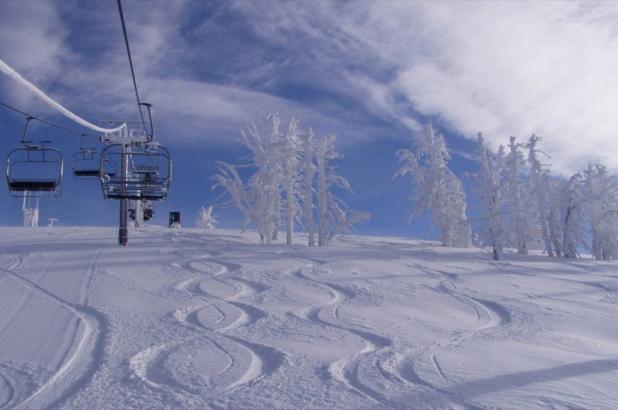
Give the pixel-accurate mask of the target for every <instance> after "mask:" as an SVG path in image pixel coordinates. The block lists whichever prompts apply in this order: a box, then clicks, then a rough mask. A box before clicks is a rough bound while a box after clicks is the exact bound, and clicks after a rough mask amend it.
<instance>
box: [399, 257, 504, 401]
mask: <svg viewBox="0 0 618 410" xmlns="http://www.w3.org/2000/svg"><path fill="white" fill-rule="evenodd" d="M410 266H411V267H413V268H415V269H418V270H420V271H422V272H424V273H426V274H427V275H429V276H431V277H435V278H438V279H439V280H438V282H437V284H436V285H435V288H434V289H435V291H437V292H440V293H443V294H445V295H447V296H449V297H452V298H454V299H455V300H457V301H458V302H460V303H463V304H466V305H468V306H471V307H472V308H473V309H474V311H475V312H476V317H477V318H476V321H477V323H479V325H478V326H477V327H474V328H472V329H468V330H464V331H461V332H458V333H457V334H455V335H454V336H452V337H449V338H446V339H443V340H438V341H436V342H434V343H432V344H430V345H427V346H420V347H417V348H415V349H414V352H413V354H412V355H410V356H405V355H400V354H397V355H395V356H394V357H393V359H392V361H391V362H392V364H391V366H390V367H392V368H393V369H395V370H396V371H397V373H398V374H399V376H400V377H401V379H403V380H406V381H407V382H409V383H412V384H415V385H419V386H423V387H426V388H429V389H430V390H431V391H433V392H434V393H437V394H439V395H441V396H444V397H446V398H447V399H449V400H451V401H453V402H454V403H456V404H458V405H461V406H463V407H464V408H468V409H477V408H478V407H477V406H476V405H474V404H472V403H469V402H467V401H465V400H462V399H461V398H459V397H457V396H456V395H455V394H454V393H451V392H449V391H448V390H446V389H444V388H440V387H438V386H436V385H435V384H433V383H430V382H428V381H427V380H424V379H422V378H421V377H420V376H419V375H418V373H417V372H416V370H415V362H416V361H418V360H422V358H423V357H426V356H429V360H430V362H431V365H432V367H433V368H434V370H435V373H436V374H437V375H438V377H439V378H440V379H441V380H442V381H443V382H449V381H451V380H450V379H449V378H448V377H447V375H446V374H445V373H444V370H443V369H442V367H441V366H440V363H439V361H438V350H440V349H453V348H456V347H458V346H459V345H461V343H463V342H464V341H466V340H468V339H471V338H474V337H476V336H479V335H481V334H491V333H492V332H493V331H495V330H497V329H499V328H501V327H504V326H507V325H509V324H510V323H511V314H510V313H509V311H508V309H507V308H506V307H505V306H503V305H501V304H499V303H497V302H493V301H488V300H483V299H479V298H476V297H472V296H468V295H466V294H465V293H463V292H459V291H457V290H456V287H455V284H454V281H455V280H456V279H457V275H455V274H451V273H445V272H441V271H434V270H431V269H428V268H426V267H424V266H422V265H420V264H418V263H415V264H413V265H410Z"/></svg>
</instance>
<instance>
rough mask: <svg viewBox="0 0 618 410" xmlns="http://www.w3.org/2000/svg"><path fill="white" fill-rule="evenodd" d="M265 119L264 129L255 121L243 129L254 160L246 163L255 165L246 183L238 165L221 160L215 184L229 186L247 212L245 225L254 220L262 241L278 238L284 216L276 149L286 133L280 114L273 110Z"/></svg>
mask: <svg viewBox="0 0 618 410" xmlns="http://www.w3.org/2000/svg"><path fill="white" fill-rule="evenodd" d="M264 122H265V124H264V126H263V127H262V129H260V128H258V127H257V126H256V125H255V124H254V123H251V124H250V125H249V127H247V129H246V130H242V131H241V138H240V141H241V142H242V144H243V145H244V146H245V147H247V148H248V149H249V151H250V155H249V159H250V162H249V164H246V165H244V166H243V167H245V168H252V169H255V172H254V173H253V175H251V177H250V178H249V180H248V181H247V182H246V183H245V182H243V181H242V179H241V177H240V175H239V173H238V170H237V168H238V167H236V166H233V165H229V164H226V163H219V165H218V170H219V173H218V174H217V175H216V176H215V177H214V179H215V185H214V187H213V188H216V187H219V188H223V189H225V191H227V193H228V194H229V195H230V197H231V199H232V202H233V203H234V204H235V205H236V207H237V208H238V209H239V210H240V211H241V212H242V213H243V215H244V217H245V225H246V224H249V223H254V224H255V226H256V229H257V231H258V233H259V235H260V241H261V242H262V243H270V242H271V241H272V240H273V239H276V238H277V232H278V227H279V221H280V216H281V197H280V191H281V184H282V177H281V176H282V167H281V164H280V163H279V159H280V158H279V157H278V156H277V155H275V153H277V152H278V151H277V148H280V142H281V140H282V138H283V137H282V135H281V133H280V131H279V128H280V124H281V121H280V119H279V117H278V116H277V115H273V114H269V115H268V116H267V117H266V118H265V121H264Z"/></svg>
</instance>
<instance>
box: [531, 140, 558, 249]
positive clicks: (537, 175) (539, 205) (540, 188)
mask: <svg viewBox="0 0 618 410" xmlns="http://www.w3.org/2000/svg"><path fill="white" fill-rule="evenodd" d="M539 141H540V138H539V137H537V136H536V135H534V134H532V135H531V136H530V139H529V140H528V144H526V147H527V148H528V164H529V166H530V172H529V175H528V197H529V199H530V207H531V208H532V212H533V214H534V218H535V219H536V224H537V225H538V226H539V227H540V229H541V236H542V239H543V246H544V248H545V252H547V254H548V255H549V256H554V255H555V254H556V251H555V249H554V242H555V241H552V232H551V220H552V218H553V217H554V216H553V215H552V214H551V213H552V209H551V197H550V194H551V177H550V174H549V170H548V169H546V168H544V167H543V164H542V163H541V160H540V158H539V154H542V155H545V156H547V155H546V154H545V153H544V152H543V151H541V150H539V149H538V143H539Z"/></svg>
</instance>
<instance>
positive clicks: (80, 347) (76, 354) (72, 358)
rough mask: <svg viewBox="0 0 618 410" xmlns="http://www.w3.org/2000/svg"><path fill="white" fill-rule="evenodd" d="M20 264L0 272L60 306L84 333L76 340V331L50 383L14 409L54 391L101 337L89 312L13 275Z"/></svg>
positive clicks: (92, 269)
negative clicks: (88, 346)
mask: <svg viewBox="0 0 618 410" xmlns="http://www.w3.org/2000/svg"><path fill="white" fill-rule="evenodd" d="M99 257H100V252H99V253H97V254H96V256H95V257H94V259H93V262H92V264H91V266H90V268H89V272H88V282H89V281H90V279H91V277H92V275H94V272H95V267H96V264H97V261H98V259H99ZM22 263H23V257H21V256H20V257H19V258H18V260H17V261H16V262H14V263H13V264H12V265H11V266H9V267H8V268H1V267H0V270H1V271H2V272H3V273H4V274H5V275H6V276H7V277H9V278H11V279H12V280H14V281H15V282H17V283H18V284H19V285H21V286H22V287H24V288H26V289H28V290H29V291H31V292H33V293H34V294H36V295H38V296H40V297H42V298H44V299H46V300H48V301H51V302H52V303H55V304H57V305H59V306H60V307H61V308H63V309H66V310H68V311H69V312H71V313H72V314H73V315H74V316H76V317H77V318H78V319H79V322H80V323H81V324H82V325H83V327H84V329H83V330H82V331H81V334H80V336H79V337H78V336H77V334H78V333H80V332H78V329H76V333H75V336H74V341H73V342H72V343H71V347H70V349H69V352H67V357H65V359H64V360H62V362H61V365H60V367H59V368H58V369H56V371H55V372H54V373H53V374H52V375H51V377H50V378H49V379H47V380H46V381H45V382H44V383H42V384H41V385H40V386H38V388H36V390H35V391H34V392H32V393H31V394H30V395H29V396H28V397H26V398H25V399H24V400H23V401H21V402H20V403H19V404H17V405H16V406H15V409H23V408H27V407H26V406H29V405H32V404H34V402H36V401H37V400H38V399H39V398H40V397H41V396H43V395H44V394H46V393H47V392H49V391H52V390H53V389H55V388H56V386H57V385H58V384H59V383H60V382H61V381H62V378H63V377H64V376H65V374H67V373H68V372H69V371H70V370H71V369H72V367H73V366H74V365H75V364H76V362H77V360H78V359H79V358H80V356H82V355H83V353H84V350H86V347H87V344H88V343H89V342H91V337H93V335H94V337H97V335H98V334H99V333H100V332H99V329H100V326H99V320H98V319H97V317H96V316H95V315H93V314H92V313H89V312H88V308H87V307H85V306H84V307H82V306H78V305H75V304H73V303H71V302H68V301H66V300H64V299H62V298H60V297H58V296H56V295H54V294H53V293H50V292H49V291H47V290H45V289H44V288H42V287H40V286H39V285H37V284H36V283H34V282H32V281H31V280H28V279H26V278H24V277H22V276H20V275H19V274H17V273H15V272H14V270H15V269H17V268H19V266H20V265H22ZM48 267H49V265H48ZM86 291H87V290H86ZM75 339H77V340H75ZM95 345H96V343H95ZM73 346H75V347H73ZM91 362H93V363H96V360H95V358H92V360H91ZM86 373H87V374H88V373H92V371H90V370H87V371H86ZM82 378H83V377H79V378H78V381H77V383H78V384H79V383H80V382H82V381H83V380H82ZM75 390H76V386H71V385H69V386H67V387H65V388H64V390H63V391H62V392H61V393H60V394H59V395H57V397H56V398H55V399H54V404H59V403H61V402H63V401H65V400H66V399H67V398H68V397H69V395H70V394H71V393H73V392H74V391H75ZM39 405H40V404H39Z"/></svg>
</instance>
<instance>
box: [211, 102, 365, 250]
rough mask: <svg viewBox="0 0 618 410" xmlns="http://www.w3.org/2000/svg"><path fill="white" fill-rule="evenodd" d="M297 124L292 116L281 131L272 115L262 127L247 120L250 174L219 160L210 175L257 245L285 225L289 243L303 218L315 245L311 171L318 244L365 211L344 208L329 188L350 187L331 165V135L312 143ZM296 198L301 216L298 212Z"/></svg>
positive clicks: (244, 137) (311, 137)
mask: <svg viewBox="0 0 618 410" xmlns="http://www.w3.org/2000/svg"><path fill="white" fill-rule="evenodd" d="M298 124H299V122H298V120H297V119H295V118H292V119H291V121H290V123H289V125H288V127H287V129H286V130H285V131H284V132H282V131H281V120H280V119H279V116H278V115H276V114H274V115H273V114H270V115H268V116H267V117H266V119H265V124H264V126H263V127H261V128H259V127H257V126H256V125H255V124H253V123H252V124H251V125H250V126H249V127H247V129H246V130H243V131H242V132H241V139H240V141H241V142H242V144H243V145H244V146H245V147H247V148H248V149H249V151H250V155H249V157H248V158H249V160H250V161H249V163H248V164H245V165H242V167H243V168H245V169H251V170H253V171H254V172H253V174H251V175H250V177H249V178H248V179H247V181H246V182H243V180H242V178H241V177H240V174H239V172H238V169H239V168H240V166H234V165H230V164H226V163H220V164H218V171H219V172H218V174H217V175H216V176H215V177H214V180H215V185H214V188H222V189H224V190H225V191H226V192H227V193H228V194H229V196H230V198H231V202H232V203H233V204H234V205H235V206H236V207H237V208H238V209H239V210H240V211H241V212H242V213H243V215H244V218H245V226H246V225H248V224H254V225H255V227H256V229H257V231H258V233H259V235H260V239H261V242H262V243H270V242H271V241H273V240H277V232H278V229H279V227H281V226H283V225H284V224H285V226H286V242H287V243H288V244H291V243H292V240H293V234H294V225H295V224H296V223H298V222H300V219H301V216H304V220H305V228H306V229H307V232H308V233H309V245H311V246H312V245H314V244H315V242H314V241H315V240H314V229H315V228H314V226H315V224H314V222H313V221H314V206H313V195H314V182H315V180H316V178H315V174H317V175H318V177H317V182H318V188H319V192H318V211H319V212H318V223H319V244H320V245H324V244H326V241H327V240H328V238H330V237H332V236H333V235H335V234H337V233H340V232H345V231H346V230H348V229H349V228H350V227H351V225H352V224H354V223H356V222H359V221H361V220H364V219H366V218H367V215H366V214H364V213H358V212H354V211H351V210H350V209H348V208H347V207H346V206H345V204H344V203H343V201H341V200H340V199H338V198H337V197H335V196H334V194H333V192H332V188H334V187H339V188H341V189H343V190H349V189H350V186H349V183H348V182H347V181H346V180H345V179H344V178H342V177H340V176H338V175H336V173H335V172H334V170H335V168H334V166H332V164H331V163H330V161H332V160H334V159H337V158H339V154H338V153H337V152H336V151H335V149H334V138H335V137H334V136H327V137H325V138H323V139H321V140H320V141H316V140H315V136H314V133H313V131H312V130H311V129H309V130H308V131H307V132H306V133H303V132H301V130H300V129H299V125H298ZM303 134H304V137H303ZM301 200H302V203H303V208H304V212H303V213H304V215H301V206H300V203H301ZM283 215H285V217H284V218H282V216H283ZM282 221H284V223H282Z"/></svg>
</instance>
